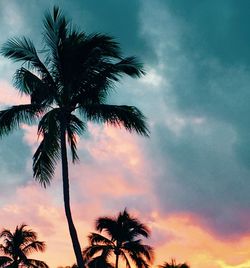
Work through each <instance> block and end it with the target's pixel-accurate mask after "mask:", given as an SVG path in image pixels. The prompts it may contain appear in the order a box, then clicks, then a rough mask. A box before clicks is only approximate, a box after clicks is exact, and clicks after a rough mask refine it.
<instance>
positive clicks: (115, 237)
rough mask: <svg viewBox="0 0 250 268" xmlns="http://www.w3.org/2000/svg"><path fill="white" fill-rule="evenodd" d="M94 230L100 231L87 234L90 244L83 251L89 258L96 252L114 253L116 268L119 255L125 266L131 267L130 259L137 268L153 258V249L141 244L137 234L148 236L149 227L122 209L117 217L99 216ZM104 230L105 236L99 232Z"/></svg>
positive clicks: (144, 265)
mask: <svg viewBox="0 0 250 268" xmlns="http://www.w3.org/2000/svg"><path fill="white" fill-rule="evenodd" d="M95 228H96V230H97V231H99V232H100V233H91V234H90V235H89V242H90V245H89V246H88V247H86V248H85V249H84V251H83V255H84V256H86V257H87V258H91V257H93V256H95V255H96V254H98V253H103V252H104V251H105V252H106V254H108V255H111V253H113V254H114V255H115V268H118V263H119V257H121V258H122V259H123V260H124V261H125V263H126V266H127V267H129V268H131V267H132V266H131V264H130V261H129V259H130V260H132V262H133V263H134V264H135V265H136V267H137V268H147V267H149V263H151V262H152V260H153V250H152V248H151V247H150V246H148V245H144V244H142V240H141V239H138V236H143V237H145V238H148V237H149V234H150V232H149V229H148V228H147V227H146V226H145V225H144V224H142V223H141V222H140V221H139V220H138V219H136V218H132V217H131V216H130V215H129V213H128V212H127V211H126V210H124V211H123V212H120V213H119V215H118V217H114V218H110V217H101V218H98V219H97V221H96V226H95ZM102 231H104V232H105V233H106V235H107V236H104V235H102V234H101V232H102Z"/></svg>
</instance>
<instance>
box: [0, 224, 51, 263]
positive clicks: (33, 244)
mask: <svg viewBox="0 0 250 268" xmlns="http://www.w3.org/2000/svg"><path fill="white" fill-rule="evenodd" d="M26 227H27V225H25V224H22V225H20V226H17V227H16V229H15V231H14V232H13V233H12V232H11V231H10V230H8V229H4V230H2V231H1V232H0V238H4V241H3V244H1V245H0V251H1V252H3V253H4V256H0V267H6V268H7V267H10V268H11V267H13V268H16V267H18V265H22V266H23V267H33V268H48V266H47V264H46V263H45V262H43V261H39V260H35V259H30V258H28V255H29V254H31V253H33V252H39V251H41V252H44V250H45V247H46V246H45V243H44V242H41V241H37V234H36V233H35V232H34V231H32V230H30V229H27V228H26Z"/></svg>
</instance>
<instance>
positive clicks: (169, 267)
mask: <svg viewBox="0 0 250 268" xmlns="http://www.w3.org/2000/svg"><path fill="white" fill-rule="evenodd" d="M158 267H159V268H190V267H189V265H187V264H186V263H179V264H177V263H176V260H175V259H172V260H171V262H164V264H163V265H159V266H158Z"/></svg>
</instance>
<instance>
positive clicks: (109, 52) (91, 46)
mask: <svg viewBox="0 0 250 268" xmlns="http://www.w3.org/2000/svg"><path fill="white" fill-rule="evenodd" d="M84 45H85V47H84V49H85V51H86V52H87V54H86V55H90V54H91V53H93V52H94V51H98V52H99V55H101V56H103V57H113V58H120V57H121V50H120V46H119V44H118V43H117V42H116V41H115V40H114V39H113V38H112V37H111V36H108V35H105V34H100V33H95V34H91V35H89V36H88V37H87V38H86V40H85V44H84Z"/></svg>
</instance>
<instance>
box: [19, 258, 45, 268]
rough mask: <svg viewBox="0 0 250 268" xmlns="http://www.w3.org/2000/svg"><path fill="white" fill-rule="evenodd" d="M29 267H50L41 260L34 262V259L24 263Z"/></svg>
mask: <svg viewBox="0 0 250 268" xmlns="http://www.w3.org/2000/svg"><path fill="white" fill-rule="evenodd" d="M22 262H23V263H24V264H25V265H26V266H27V267H30V268H49V266H48V265H47V264H46V263H45V262H44V261H40V260H34V259H26V260H25V261H22Z"/></svg>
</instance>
